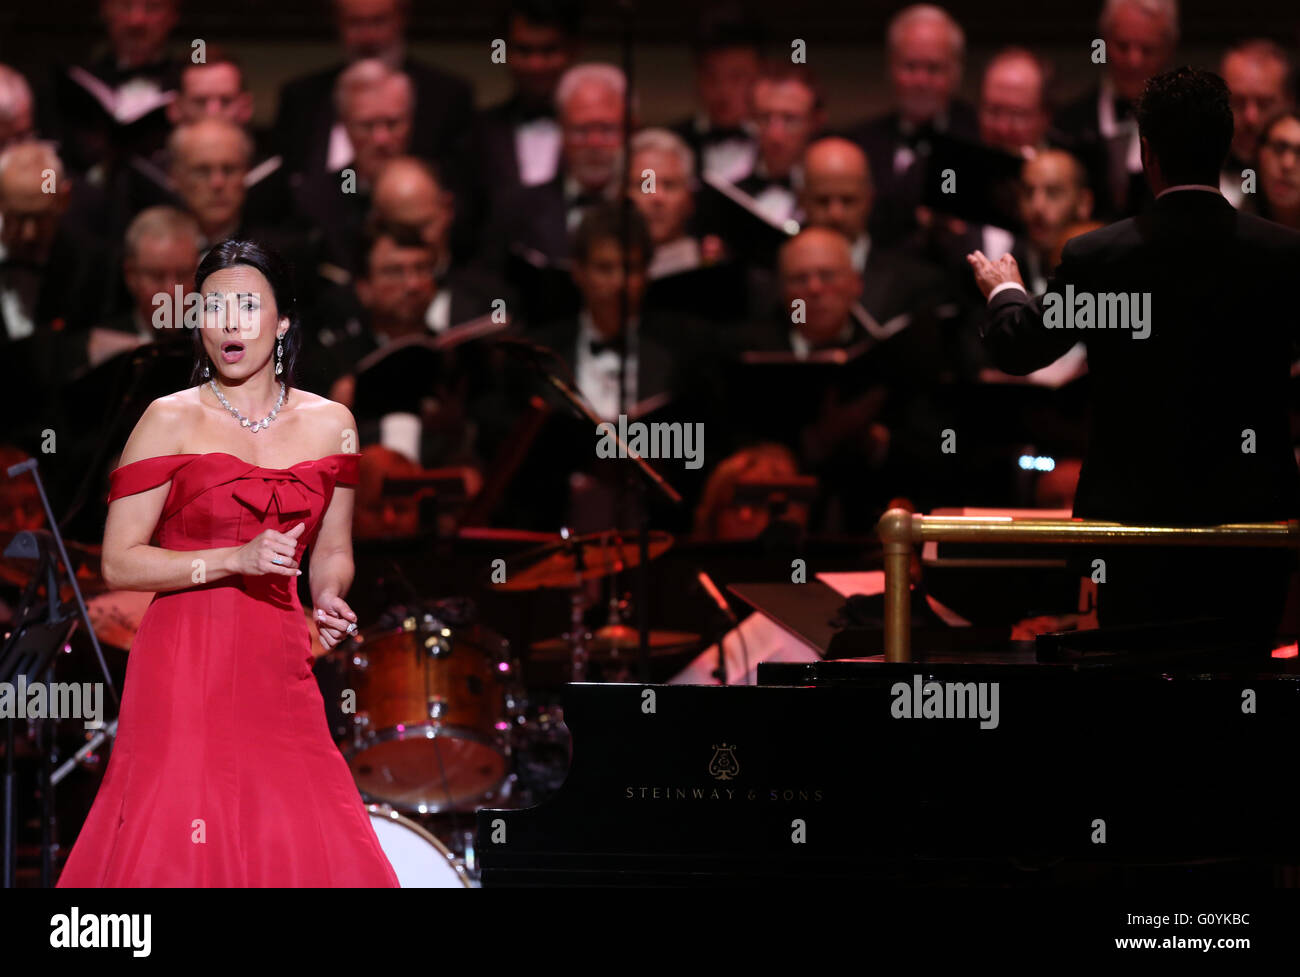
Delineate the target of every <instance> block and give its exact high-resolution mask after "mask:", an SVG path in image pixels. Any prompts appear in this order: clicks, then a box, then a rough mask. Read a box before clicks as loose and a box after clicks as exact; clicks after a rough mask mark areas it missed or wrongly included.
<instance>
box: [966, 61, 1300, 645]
mask: <svg viewBox="0 0 1300 977" xmlns="http://www.w3.org/2000/svg"><path fill="white" fill-rule="evenodd" d="M1137 121H1138V129H1139V135H1140V138H1141V150H1142V163H1143V167H1144V170H1145V174H1146V180H1147V183H1148V184H1149V186H1150V190H1151V192H1152V194H1153V195H1154V197H1155V204H1154V206H1153V208H1152V210H1151V211H1150V212H1149V213H1146V214H1143V215H1141V216H1139V217H1136V218H1129V219H1126V220H1123V221H1120V222H1118V223H1115V224H1112V225H1110V226H1108V227H1104V228H1102V229H1100V230H1097V231H1093V232H1092V233H1089V234H1084V235H1081V236H1079V237H1076V238H1074V239H1073V240H1071V241H1070V242H1069V244H1067V245H1066V247H1065V249H1064V251H1063V253H1062V256H1061V263H1060V265H1059V266H1058V268H1057V270H1056V272H1055V274H1054V275H1053V276H1052V277H1051V279H1050V280H1049V281H1048V283H1047V289H1046V291H1045V292H1044V293H1043V294H1042V295H1038V296H1030V295H1028V294H1027V293H1026V291H1025V288H1024V283H1023V280H1022V279H1021V276H1020V271H1019V269H1018V268H1017V266H1016V261H1015V259H1014V258H1013V257H1011V256H1010V255H1005V256H1003V257H1002V258H1000V259H999V260H998V261H997V262H991V261H989V260H988V259H987V258H986V257H985V256H984V255H983V254H982V253H981V252H978V251H976V252H974V253H972V254H971V255H970V256H969V261H970V264H971V266H972V268H973V269H974V272H975V277H976V281H977V283H978V285H979V287H980V290H981V291H982V292H983V293H984V295H985V296H986V297H987V299H988V313H989V314H988V318H987V320H986V323H985V326H984V329H983V338H984V343H985V346H986V348H987V349H988V350H989V352H990V353H991V354H992V356H993V359H994V361H995V362H996V363H997V365H998V366H999V367H1000V368H1001V369H1003V370H1005V371H1007V372H1009V373H1014V374H1026V373H1029V372H1030V371H1032V370H1035V369H1038V368H1039V367H1042V366H1045V365H1047V364H1048V363H1050V362H1052V361H1053V360H1055V359H1056V358H1057V357H1059V356H1060V355H1061V354H1062V353H1064V352H1065V351H1066V350H1067V349H1069V348H1070V347H1071V346H1072V345H1073V344H1074V343H1075V342H1076V341H1077V340H1079V339H1082V340H1083V342H1084V343H1086V345H1087V352H1088V364H1089V370H1090V373H1091V375H1092V418H1091V430H1090V437H1089V445H1088V451H1087V454H1086V457H1085V458H1084V462H1083V469H1082V472H1081V474H1080V477H1079V485H1078V490H1077V493H1076V495H1075V504H1074V514H1075V515H1076V516H1079V517H1083V518H1090V519H1104V520H1115V521H1120V522H1126V523H1139V524H1140V523H1166V524H1184V525H1212V524H1218V523H1234V522H1252V521H1258V520H1278V519H1294V518H1296V517H1297V516H1300V472H1298V471H1297V468H1296V460H1295V457H1294V455H1293V452H1292V447H1291V438H1290V432H1289V430H1288V423H1287V396H1286V392H1287V383H1288V372H1289V367H1290V363H1291V356H1290V352H1291V346H1292V340H1293V338H1294V336H1295V332H1296V316H1295V311H1294V307H1293V306H1292V304H1291V303H1290V301H1289V298H1290V293H1291V288H1290V282H1291V280H1292V276H1293V275H1294V269H1295V268H1296V267H1297V264H1298V263H1300V234H1297V233H1295V232H1294V231H1291V230H1288V229H1285V228H1283V227H1281V226H1279V225H1276V224H1272V223H1270V222H1268V221H1264V220H1261V219H1259V218H1257V217H1253V216H1250V215H1246V214H1242V213H1239V212H1238V211H1236V210H1234V209H1233V208H1232V206H1231V205H1230V204H1229V203H1228V202H1227V201H1226V200H1225V199H1224V198H1223V196H1222V195H1221V194H1220V192H1219V180H1218V174H1219V170H1220V167H1221V165H1222V163H1223V159H1224V157H1225V156H1226V155H1227V153H1228V147H1229V145H1230V144H1231V142H1232V133H1233V118H1232V109H1231V107H1230V104H1229V95H1228V88H1227V86H1226V84H1225V83H1224V81H1223V79H1222V78H1220V77H1219V76H1218V75H1216V74H1213V73H1210V72H1206V71H1200V70H1196V69H1192V68H1179V69H1177V70H1174V71H1170V72H1167V73H1164V74H1160V75H1157V76H1155V77H1153V78H1151V79H1150V80H1149V81H1148V82H1147V84H1146V86H1145V88H1144V89H1143V92H1142V95H1141V99H1140V101H1139V104H1138V106H1137ZM1116 296H1126V297H1127V305H1128V309H1127V315H1125V314H1123V313H1124V311H1125V310H1124V309H1123V307H1122V305H1121V302H1120V300H1119V299H1118V298H1116ZM1093 303H1095V305H1094V312H1095V313H1096V314H1095V315H1093V316H1091V317H1088V316H1086V315H1085V313H1086V311H1087V309H1088V306H1089V305H1090V304H1093ZM1103 308H1104V309H1105V310H1106V313H1105V315H1106V318H1107V319H1108V320H1110V321H1108V322H1105V323H1102V321H1101V318H1102V313H1101V310H1102V309H1103ZM1053 310H1055V311H1053ZM1116 320H1118V321H1116ZM1103 324H1104V325H1106V326H1107V328H1100V326H1101V325H1103ZM1070 326H1073V328H1070ZM1081 558H1082V559H1083V562H1084V563H1085V565H1090V566H1094V567H1095V565H1096V564H1095V563H1093V561H1094V560H1095V559H1097V558H1101V559H1104V560H1105V581H1104V583H1101V584H1100V586H1099V587H1098V592H1099V597H1098V605H1097V610H1098V614H1099V620H1100V623H1101V624H1102V625H1103V626H1111V625H1124V624H1136V623H1142V622H1169V621H1175V620H1190V619H1195V618H1209V617H1215V618H1221V619H1226V620H1228V621H1229V622H1230V623H1231V624H1233V625H1234V626H1236V628H1237V629H1238V630H1237V633H1238V634H1240V635H1241V639H1242V642H1243V644H1244V645H1247V646H1249V647H1250V648H1251V649H1252V650H1255V651H1263V652H1265V653H1266V652H1267V649H1268V647H1269V644H1270V640H1271V639H1272V638H1273V636H1274V633H1275V631H1276V627H1277V624H1278V622H1279V620H1280V617H1281V612H1282V608H1283V604H1284V601H1285V594H1286V585H1287V579H1288V573H1289V570H1290V569H1291V568H1292V567H1293V566H1294V556H1293V555H1291V554H1290V553H1287V552H1281V551H1273V550H1247V549H1214V550H1211V549H1206V550H1187V549H1183V548H1178V549H1168V548H1165V549H1152V550H1150V551H1147V550H1145V549H1143V550H1138V549H1130V548H1126V547H1125V548H1118V549H1117V550H1116V551H1115V552H1113V553H1102V552H1097V553H1091V552H1089V553H1088V554H1086V556H1084V555H1081Z"/></svg>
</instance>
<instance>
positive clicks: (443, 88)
mask: <svg viewBox="0 0 1300 977" xmlns="http://www.w3.org/2000/svg"><path fill="white" fill-rule="evenodd" d="M346 67H347V65H343V64H338V65H335V66H334V67H332V68H328V69H326V70H325V71H319V72H317V73H315V74H312V75H308V76H306V77H305V78H298V79H296V80H294V81H291V82H288V83H287V84H286V85H285V86H284V87H283V88H282V89H281V90H280V104H279V108H278V110H277V112H276V117H275V132H276V135H277V137H278V138H279V140H280V145H279V149H280V153H281V155H282V156H283V157H284V160H285V165H286V166H287V167H288V169H289V170H290V171H291V172H306V173H320V172H322V171H323V170H324V169H325V162H326V159H327V158H328V155H329V139H330V130H331V129H332V128H333V126H334V122H335V114H334V84H335V82H337V81H338V77H339V75H340V74H342V73H343V69H344V68H346ZM402 70H403V71H404V72H406V74H407V75H409V76H410V78H411V84H412V85H413V86H414V88H415V118H414V120H413V122H412V125H411V145H410V152H411V153H412V155H415V156H423V157H426V158H428V159H438V160H443V161H444V162H446V161H450V160H452V159H454V158H456V157H458V156H459V154H460V153H462V152H463V151H464V148H465V147H464V140H465V139H466V138H467V136H468V133H469V125H470V119H471V116H472V113H473V103H474V93H473V89H472V88H471V87H470V86H469V84H468V83H467V82H465V81H463V80H461V79H460V78H457V77H455V76H454V75H449V74H447V73H446V72H442V71H439V70H438V69H437V68H432V67H430V66H428V65H426V64H424V63H422V62H420V61H415V60H413V59H411V58H407V59H406V61H405V62H403V64H402Z"/></svg>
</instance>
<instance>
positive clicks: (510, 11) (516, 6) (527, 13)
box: [502, 0, 582, 38]
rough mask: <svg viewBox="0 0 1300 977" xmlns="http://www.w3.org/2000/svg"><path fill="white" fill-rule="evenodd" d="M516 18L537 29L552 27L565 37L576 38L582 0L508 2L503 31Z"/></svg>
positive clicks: (518, 0) (580, 19)
mask: <svg viewBox="0 0 1300 977" xmlns="http://www.w3.org/2000/svg"><path fill="white" fill-rule="evenodd" d="M516 17H518V18H519V19H520V20H526V21H528V23H530V24H536V25H537V26H538V27H554V28H555V29H556V30H558V31H559V32H560V33H561V34H564V35H565V36H566V37H570V38H572V37H576V36H577V34H578V26H579V24H580V22H581V21H582V0H510V4H509V5H508V6H507V7H506V15H505V18H504V21H505V22H504V24H503V25H502V29H503V31H508V30H509V29H510V23H511V21H513V20H514V19H515V18H516Z"/></svg>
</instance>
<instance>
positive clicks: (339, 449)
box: [294, 390, 360, 455]
mask: <svg viewBox="0 0 1300 977" xmlns="http://www.w3.org/2000/svg"><path fill="white" fill-rule="evenodd" d="M294 394H295V395H297V396H299V397H301V398H302V399H301V400H300V401H299V403H298V410H300V411H302V418H303V420H304V421H305V422H306V424H305V429H306V430H307V431H310V432H311V434H310V437H311V438H312V439H313V441H314V442H316V443H317V444H318V445H319V446H320V448H319V450H320V453H321V454H322V455H332V454H352V453H354V452H356V451H359V450H360V448H359V442H358V440H357V422H356V420H355V419H354V418H353V416H352V411H350V410H348V409H347V408H346V407H344V406H343V405H342V404H340V403H338V402H337V401H333V400H330V399H329V398H327V397H322V396H320V395H319V394H314V393H312V392H310V391H308V390H295V391H294Z"/></svg>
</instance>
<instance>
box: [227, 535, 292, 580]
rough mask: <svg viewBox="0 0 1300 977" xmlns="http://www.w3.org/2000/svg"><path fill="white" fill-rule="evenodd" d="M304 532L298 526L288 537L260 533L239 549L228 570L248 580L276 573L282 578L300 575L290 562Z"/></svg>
mask: <svg viewBox="0 0 1300 977" xmlns="http://www.w3.org/2000/svg"><path fill="white" fill-rule="evenodd" d="M306 529H307V524H306V523H305V522H300V523H298V525H296V526H294V527H293V528H292V529H290V530H289V531H288V532H287V533H281V532H276V531H275V530H274V529H263V530H262V531H261V532H260V533H258V534H257V535H256V536H254V537H253V538H252V539H250V540H249V541H248V542H247V543H245V544H244V545H243V546H241V547H239V549H237V550H235V553H234V555H233V556H232V557H231V558H230V570H231V572H233V573H242V574H245V575H246V576H250V577H260V576H262V575H264V574H267V573H278V574H280V575H282V576H285V577H296V576H298V575H299V574H301V573H302V571H301V570H299V569H298V561H297V560H295V559H294V558H293V554H294V552H295V551H296V550H297V549H298V540H299V539H301V538H302V534H303V532H304V531H305V530H306Z"/></svg>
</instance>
